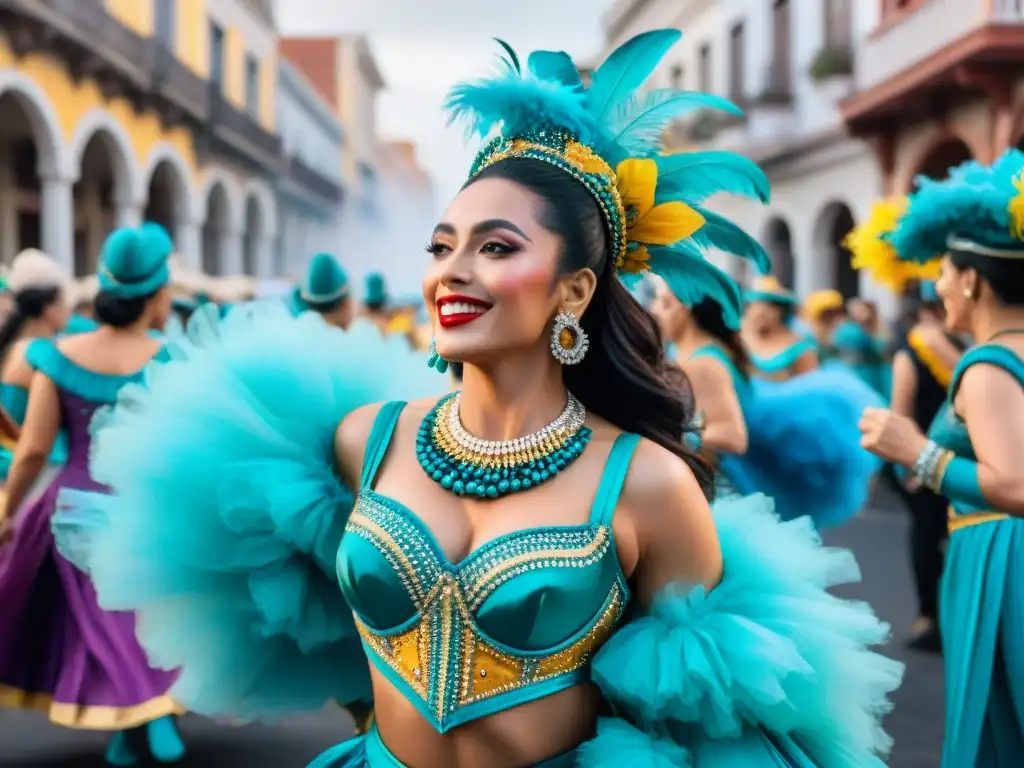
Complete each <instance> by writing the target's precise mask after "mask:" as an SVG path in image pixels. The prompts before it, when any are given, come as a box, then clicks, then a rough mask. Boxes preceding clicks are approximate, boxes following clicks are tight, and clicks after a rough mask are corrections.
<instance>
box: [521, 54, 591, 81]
mask: <svg viewBox="0 0 1024 768" xmlns="http://www.w3.org/2000/svg"><path fill="white" fill-rule="evenodd" d="M526 66H527V68H528V69H529V70H530V72H532V73H533V76H534V77H536V78H537V79H538V80H552V81H554V82H556V83H561V84H562V85H564V86H565V87H566V88H583V81H582V80H581V79H580V73H579V70H578V69H576V65H575V64H573V61H572V59H571V58H569V54H567V53H565V52H564V51H534V52H533V53H531V54H530V56H529V58H528V59H527V60H526Z"/></svg>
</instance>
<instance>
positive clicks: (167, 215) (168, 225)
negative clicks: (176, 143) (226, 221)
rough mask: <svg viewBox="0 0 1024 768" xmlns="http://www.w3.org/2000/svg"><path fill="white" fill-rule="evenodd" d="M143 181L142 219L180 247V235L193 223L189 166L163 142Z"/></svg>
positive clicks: (152, 159)
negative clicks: (157, 227) (162, 228)
mask: <svg viewBox="0 0 1024 768" xmlns="http://www.w3.org/2000/svg"><path fill="white" fill-rule="evenodd" d="M143 178H144V179H145V186H146V197H145V201H146V207H145V210H144V212H143V219H145V220H147V221H155V222H157V223H158V224H161V225H162V226H163V227H164V228H165V229H166V230H167V232H168V234H170V235H171V237H172V238H174V240H175V243H176V244H177V245H178V246H179V247H181V246H182V243H178V242H177V240H178V232H179V231H180V230H181V228H182V227H183V226H186V225H190V224H192V223H193V221H194V219H193V218H192V210H191V206H192V205H193V203H192V200H193V198H194V197H195V194H194V191H193V189H192V171H191V169H190V168H189V166H188V163H186V162H185V160H184V158H182V156H181V155H180V154H179V153H178V151H177V150H176V149H175V148H174V147H172V146H171V145H170V144H167V143H166V142H164V143H161V144H158V145H157V146H156V147H155V148H154V149H153V151H152V152H150V154H149V157H148V158H147V160H146V167H145V169H144V171H143ZM193 257H194V256H193Z"/></svg>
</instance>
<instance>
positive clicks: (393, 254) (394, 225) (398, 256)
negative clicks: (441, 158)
mask: <svg viewBox="0 0 1024 768" xmlns="http://www.w3.org/2000/svg"><path fill="white" fill-rule="evenodd" d="M378 178H379V192H380V199H381V200H382V201H383V202H384V204H385V209H384V210H383V211H382V212H381V217H382V218H383V220H384V221H385V222H386V226H384V227H382V228H380V234H379V236H378V238H377V240H376V241H375V242H374V243H373V244H372V252H373V253H375V254H377V255H378V263H377V265H376V267H373V266H371V267H370V268H371V269H374V268H375V269H377V270H379V271H381V272H383V273H384V275H385V276H386V277H387V281H388V289H389V291H390V292H391V294H392V295H393V296H394V297H396V299H399V300H409V301H410V302H414V303H419V300H420V297H422V295H423V291H422V286H421V279H422V276H423V265H424V264H425V259H426V254H425V253H424V252H423V247H424V245H425V244H426V242H427V240H428V239H429V237H430V233H431V231H432V230H433V228H434V225H435V224H436V223H437V220H436V216H437V211H436V209H435V205H436V201H435V199H434V185H433V182H432V180H431V178H430V175H429V174H428V173H427V172H426V171H425V170H424V169H423V167H422V166H421V165H420V164H419V160H418V159H417V157H416V145H415V144H413V143H412V142H410V141H391V142H385V143H384V144H383V145H382V146H381V147H380V150H379V153H378ZM368 250H369V247H368Z"/></svg>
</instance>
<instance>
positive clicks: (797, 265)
mask: <svg viewBox="0 0 1024 768" xmlns="http://www.w3.org/2000/svg"><path fill="white" fill-rule="evenodd" d="M877 6H878V4H877V3H874V2H870V3H869V2H854V0H620V2H619V3H617V4H616V6H614V7H613V8H612V9H611V11H610V12H609V14H608V16H607V17H606V19H605V22H606V28H607V30H608V38H609V40H610V43H609V45H608V46H607V48H608V50H607V51H606V53H607V52H610V50H611V49H612V48H613V47H614V45H616V44H618V43H620V42H622V41H624V40H626V39H628V38H629V37H631V36H632V35H634V34H637V33H639V32H642V31H644V30H647V29H652V28H658V27H674V28H678V29H681V30H682V32H683V40H682V42H681V43H680V44H679V45H677V46H676V48H675V49H673V51H671V52H670V53H669V55H668V56H667V57H666V59H665V62H664V64H663V65H662V67H661V68H660V70H659V71H658V72H657V73H656V75H655V78H654V79H655V80H656V82H654V83H652V85H655V86H671V87H676V88H683V89H686V90H695V91H705V92H710V93H714V94H717V95H720V96H725V97H727V98H730V99H731V100H732V101H733V102H735V103H736V104H738V105H739V106H740V107H741V108H742V109H743V110H744V116H743V118H742V119H724V118H723V117H722V116H719V115H715V114H710V113H697V114H694V115H690V116H687V117H686V118H684V119H683V120H681V121H680V122H679V124H678V125H677V126H675V127H674V128H673V130H672V131H671V132H670V136H669V144H670V149H674V150H679V151H686V150H693V149H696V148H706V149H723V150H731V151H737V152H741V153H743V154H745V155H747V156H748V157H750V158H752V159H753V160H755V161H756V162H758V163H759V164H760V165H761V167H762V168H763V169H764V170H765V172H766V174H767V175H768V178H769V180H770V181H771V186H772V199H771V202H770V203H769V204H768V205H764V206H763V205H760V204H758V203H756V202H749V201H745V200H740V199H737V198H730V197H725V196H720V197H716V198H715V199H714V200H713V201H711V203H710V207H711V208H712V209H714V210H716V211H717V212H719V213H721V214H723V215H726V216H728V217H729V218H731V219H733V220H735V221H737V222H738V223H740V224H742V225H743V226H744V228H745V229H746V230H747V231H748V232H750V233H751V234H752V235H754V236H756V237H757V238H758V239H759V240H760V241H761V242H762V243H763V244H764V245H765V247H766V248H767V249H768V251H769V253H770V254H771V255H772V259H773V265H774V271H775V274H776V276H777V277H778V278H779V280H780V281H781V282H782V283H784V284H786V285H788V286H789V287H791V288H793V289H794V290H796V292H797V293H799V294H801V295H806V294H807V293H809V292H811V291H813V290H816V289H820V288H836V289H838V290H840V291H841V292H842V293H843V294H845V295H846V296H848V297H849V296H854V295H864V296H868V297H871V298H874V299H876V300H879V301H880V302H881V303H882V304H883V305H884V306H883V309H888V308H891V307H892V306H894V302H893V300H892V297H890V296H888V294H887V293H886V292H884V291H882V290H880V289H878V288H877V287H876V286H874V285H872V284H871V283H870V281H869V280H867V279H860V276H859V275H858V274H857V273H856V272H855V271H854V270H853V269H852V268H851V267H850V263H849V260H850V257H849V254H848V252H847V251H846V250H845V249H844V248H843V247H842V245H841V242H842V239H843V237H844V236H845V235H846V234H847V232H849V230H850V229H851V228H852V227H853V226H854V224H855V223H856V222H857V221H860V220H862V219H863V218H864V217H865V216H866V215H867V212H868V211H869V209H870V206H871V203H872V202H873V201H874V200H875V199H877V198H878V197H879V196H880V195H881V194H882V192H883V184H882V177H881V173H880V171H879V166H878V162H877V159H876V155H875V152H874V149H873V147H872V146H871V144H869V143H868V142H866V141H863V140H861V139H858V138H853V137H851V136H850V135H849V133H848V132H847V130H846V126H845V124H844V121H843V119H842V117H841V116H840V113H839V110H838V108H837V105H838V103H839V101H840V100H841V99H843V98H844V97H846V96H848V95H849V94H850V93H851V92H852V89H853V62H854V53H853V49H854V46H855V44H856V42H857V41H858V40H861V39H863V38H865V37H866V36H867V34H868V32H869V31H870V30H871V29H872V28H873V27H874V26H875V24H876V22H877V16H878V7H877ZM739 262H740V260H738V259H734V258H731V257H725V256H722V258H721V260H720V262H719V263H720V264H721V265H722V266H724V267H726V268H728V269H729V270H730V271H731V272H732V273H733V274H734V275H736V276H737V277H738V278H740V279H741V280H746V279H747V278H748V276H749V275H750V271H749V269H748V268H747V266H746V265H745V264H741V263H739Z"/></svg>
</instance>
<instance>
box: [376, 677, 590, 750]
mask: <svg viewBox="0 0 1024 768" xmlns="http://www.w3.org/2000/svg"><path fill="white" fill-rule="evenodd" d="M371 673H372V677H373V700H374V705H373V709H374V722H375V723H376V726H377V730H378V732H379V733H380V737H381V740H382V741H383V742H384V745H385V746H386V747H387V748H388V750H389V751H390V752H391V753H392V754H393V755H394V756H395V757H396V758H398V760H399V761H401V762H402V763H404V764H405V765H406V766H408V767H409V768H479V767H480V766H484V765H486V766H488V768H528V766H532V765H536V764H538V763H543V762H544V761H545V760H550V759H551V758H553V757H557V756H559V755H562V754H564V753H566V752H571V751H572V750H573V749H574V748H575V747H577V746H579V745H580V744H582V743H583V742H584V741H586V740H587V739H589V738H591V737H592V736H593V733H594V727H595V724H596V722H597V710H598V703H599V700H600V695H599V694H598V692H597V689H596V688H595V687H594V686H593V685H590V684H587V685H578V686H576V687H574V688H569V689H568V690H565V691H561V692H560V693H556V694H553V695H551V696H547V697H545V698H543V699H537V700H536V701H531V702H529V703H527V704H521V705H519V706H518V707H513V708H512V709H509V710H506V711H504V712H499V713H497V714H494V715H490V716H488V717H482V718H480V719H479V720H474V721H473V722H470V723H466V724H465V725H461V726H458V727H457V728H453V729H452V730H450V731H448V732H447V733H444V734H441V733H438V732H437V730H435V728H434V727H433V726H432V725H431V724H430V723H429V722H428V721H427V720H425V719H424V718H423V716H422V715H421V714H420V713H419V712H418V711H417V710H416V707H414V706H413V705H412V704H411V703H410V702H409V701H408V700H407V699H406V698H405V697H404V696H403V695H402V694H401V693H400V692H399V691H398V690H396V689H395V688H394V687H393V686H392V685H391V684H390V683H389V682H388V681H387V680H386V679H385V678H384V677H383V676H381V675H380V674H379V673H378V672H377V671H376V670H371Z"/></svg>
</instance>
